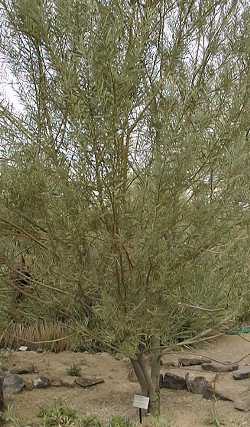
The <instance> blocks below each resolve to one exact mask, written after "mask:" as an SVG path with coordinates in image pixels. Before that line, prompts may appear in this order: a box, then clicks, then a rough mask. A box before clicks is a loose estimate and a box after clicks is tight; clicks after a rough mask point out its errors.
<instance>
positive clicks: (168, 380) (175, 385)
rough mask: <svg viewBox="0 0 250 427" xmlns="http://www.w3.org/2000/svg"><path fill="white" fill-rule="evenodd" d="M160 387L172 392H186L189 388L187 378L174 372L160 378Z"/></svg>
mask: <svg viewBox="0 0 250 427" xmlns="http://www.w3.org/2000/svg"><path fill="white" fill-rule="evenodd" d="M160 387H161V388H170V389H172V390H185V389H186V388H187V386H186V381H185V376H184V375H183V374H176V373H173V372H166V373H165V375H164V377H163V375H161V376H160Z"/></svg>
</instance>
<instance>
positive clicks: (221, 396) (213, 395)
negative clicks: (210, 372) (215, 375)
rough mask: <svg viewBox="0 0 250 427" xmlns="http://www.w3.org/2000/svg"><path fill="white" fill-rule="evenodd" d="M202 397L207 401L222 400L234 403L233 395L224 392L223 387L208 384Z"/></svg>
mask: <svg viewBox="0 0 250 427" xmlns="http://www.w3.org/2000/svg"><path fill="white" fill-rule="evenodd" d="M202 397H204V399H207V400H223V401H227V402H233V401H234V395H233V394H232V393H229V392H228V391H227V390H224V389H223V387H218V386H217V384H215V385H212V384H208V386H207V387H204V390H203V393H202Z"/></svg>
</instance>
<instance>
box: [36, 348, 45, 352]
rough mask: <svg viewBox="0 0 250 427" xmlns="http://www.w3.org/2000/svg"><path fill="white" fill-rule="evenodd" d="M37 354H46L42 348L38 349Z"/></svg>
mask: <svg viewBox="0 0 250 427" xmlns="http://www.w3.org/2000/svg"><path fill="white" fill-rule="evenodd" d="M36 353H44V350H43V349H42V348H38V349H37V350H36Z"/></svg>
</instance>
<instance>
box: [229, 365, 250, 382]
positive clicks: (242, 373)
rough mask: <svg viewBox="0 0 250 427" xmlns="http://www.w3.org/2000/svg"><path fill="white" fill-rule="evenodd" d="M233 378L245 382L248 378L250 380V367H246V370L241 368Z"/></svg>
mask: <svg viewBox="0 0 250 427" xmlns="http://www.w3.org/2000/svg"><path fill="white" fill-rule="evenodd" d="M233 378H234V379H235V380H245V379H246V378H250V366H245V367H244V368H240V369H238V370H237V371H235V372H234V373H233Z"/></svg>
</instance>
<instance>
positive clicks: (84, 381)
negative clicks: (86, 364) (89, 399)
mask: <svg viewBox="0 0 250 427" xmlns="http://www.w3.org/2000/svg"><path fill="white" fill-rule="evenodd" d="M75 383H76V384H77V385H79V386H80V387H84V388H87V387H92V386H94V385H97V384H101V383H104V379H103V378H94V377H93V378H87V377H78V378H76V379H75Z"/></svg>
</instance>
